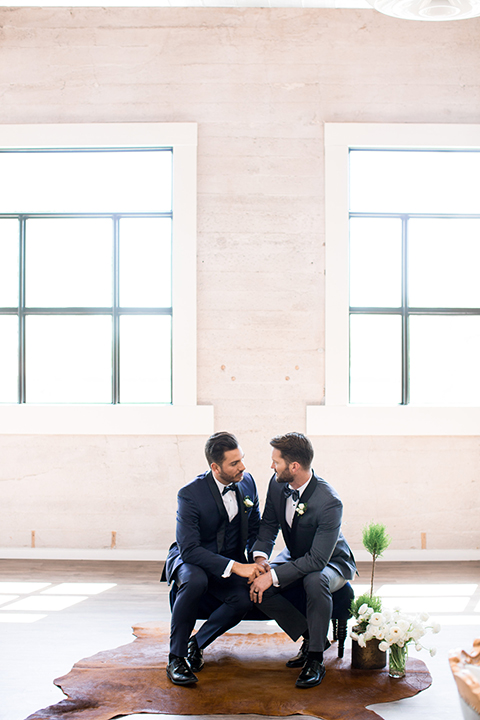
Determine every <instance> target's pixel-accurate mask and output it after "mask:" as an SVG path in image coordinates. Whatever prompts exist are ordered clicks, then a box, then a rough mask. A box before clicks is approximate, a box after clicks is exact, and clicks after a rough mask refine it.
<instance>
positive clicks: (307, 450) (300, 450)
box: [270, 432, 313, 470]
mask: <svg viewBox="0 0 480 720" xmlns="http://www.w3.org/2000/svg"><path fill="white" fill-rule="evenodd" d="M270 445H271V446H272V447H274V448H275V449H276V450H279V451H280V453H281V454H282V458H283V459H284V460H285V462H286V463H287V464H288V465H289V464H290V463H292V462H298V463H299V464H300V465H301V466H302V467H303V468H305V470H309V469H310V465H311V464H312V460H313V445H312V443H311V442H310V440H309V439H308V438H307V437H306V436H305V435H302V433H296V432H292V433H287V434H286V435H276V437H274V438H272V439H271V440H270Z"/></svg>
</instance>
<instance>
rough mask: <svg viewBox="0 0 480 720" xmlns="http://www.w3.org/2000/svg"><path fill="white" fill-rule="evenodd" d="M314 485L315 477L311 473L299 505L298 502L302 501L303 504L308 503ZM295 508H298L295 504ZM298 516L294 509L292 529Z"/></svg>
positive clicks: (314, 487) (315, 482) (313, 490)
mask: <svg viewBox="0 0 480 720" xmlns="http://www.w3.org/2000/svg"><path fill="white" fill-rule="evenodd" d="M316 487H317V480H316V478H315V474H314V473H312V478H311V480H310V481H309V483H308V487H307V489H306V490H305V492H304V493H302V497H301V498H300V502H299V505H300V503H304V504H305V505H306V504H307V503H308V501H309V500H310V498H311V497H312V495H313V493H314V492H315V489H316ZM297 508H298V505H297ZM306 512H308V507H307V510H306ZM299 517H300V515H299V514H298V513H297V511H296V510H295V512H294V514H293V522H292V530H293V529H294V528H295V525H296V524H297V522H298V519H299Z"/></svg>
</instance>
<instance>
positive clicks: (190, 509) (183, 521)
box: [177, 488, 230, 577]
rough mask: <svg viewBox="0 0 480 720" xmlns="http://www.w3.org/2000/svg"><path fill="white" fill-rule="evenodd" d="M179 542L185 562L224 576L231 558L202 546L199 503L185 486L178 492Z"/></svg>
mask: <svg viewBox="0 0 480 720" xmlns="http://www.w3.org/2000/svg"><path fill="white" fill-rule="evenodd" d="M177 544H178V547H179V549H180V554H181V556H182V560H183V562H186V563H191V564H192V565H198V566H199V567H201V568H203V569H204V570H207V571H208V572H210V573H212V574H213V575H216V576H217V577H222V575H223V573H224V572H225V569H226V567H227V565H228V563H229V562H230V558H227V557H224V556H223V555H219V554H218V553H214V552H212V551H211V550H207V549H206V548H204V547H202V545H201V532H200V513H199V509H198V503H196V502H195V501H194V499H193V498H192V497H191V496H190V495H189V493H188V492H187V491H186V489H185V488H182V490H180V492H179V493H178V506H177Z"/></svg>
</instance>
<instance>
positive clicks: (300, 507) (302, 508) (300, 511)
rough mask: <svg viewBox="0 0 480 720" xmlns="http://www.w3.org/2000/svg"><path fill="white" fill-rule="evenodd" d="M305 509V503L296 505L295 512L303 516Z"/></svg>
mask: <svg viewBox="0 0 480 720" xmlns="http://www.w3.org/2000/svg"><path fill="white" fill-rule="evenodd" d="M306 509H307V503H298V505H297V507H296V509H295V512H296V513H297V515H304V514H305V511H306Z"/></svg>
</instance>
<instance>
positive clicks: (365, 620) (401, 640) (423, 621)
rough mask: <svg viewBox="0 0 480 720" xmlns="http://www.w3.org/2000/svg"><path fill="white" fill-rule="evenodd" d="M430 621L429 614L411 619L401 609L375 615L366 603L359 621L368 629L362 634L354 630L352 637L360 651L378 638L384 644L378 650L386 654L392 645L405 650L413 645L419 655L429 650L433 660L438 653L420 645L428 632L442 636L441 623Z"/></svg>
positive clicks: (417, 615) (411, 616) (360, 611)
mask: <svg viewBox="0 0 480 720" xmlns="http://www.w3.org/2000/svg"><path fill="white" fill-rule="evenodd" d="M429 620H430V616H429V615H428V613H425V612H423V613H417V614H416V615H410V614H407V613H402V611H401V610H400V608H398V607H395V608H394V609H393V610H384V611H382V612H374V611H373V609H372V608H371V607H369V606H368V605H367V603H364V604H363V605H361V607H359V609H358V618H357V622H358V623H359V624H363V627H364V629H363V631H362V632H360V633H358V632H355V631H354V630H352V631H351V632H350V637H351V638H352V639H353V640H356V641H357V642H358V644H359V645H360V647H365V645H366V643H367V642H368V641H369V640H373V639H374V638H376V639H377V640H380V643H379V645H378V649H379V650H383V651H385V650H388V648H390V647H391V646H392V645H398V647H401V648H403V647H405V646H407V645H409V644H410V643H415V650H417V652H420V650H428V652H429V653H430V655H431V656H432V657H433V656H434V655H435V653H436V649H435V648H426V647H425V646H424V645H422V643H421V642H420V639H421V638H422V637H423V636H424V635H425V634H426V632H427V630H431V631H432V632H433V633H438V632H440V625H439V623H437V622H434V621H430V623H428V621H429ZM427 623H428V624H427Z"/></svg>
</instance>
